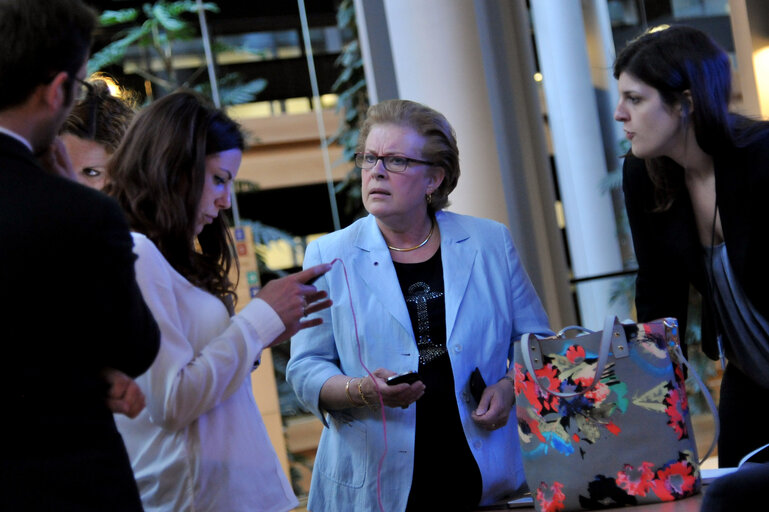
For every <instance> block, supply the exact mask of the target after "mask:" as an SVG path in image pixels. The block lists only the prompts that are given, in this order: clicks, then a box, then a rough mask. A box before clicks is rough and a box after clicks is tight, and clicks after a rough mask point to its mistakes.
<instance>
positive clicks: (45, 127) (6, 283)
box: [0, 0, 159, 511]
mask: <svg viewBox="0 0 769 512" xmlns="http://www.w3.org/2000/svg"><path fill="white" fill-rule="evenodd" d="M95 22H96V18H95V15H94V13H93V12H92V11H91V10H90V9H89V8H87V7H85V6H84V5H83V4H82V3H81V1H80V0H0V49H1V50H0V304H2V306H0V350H2V361H3V368H2V370H1V371H0V389H1V390H2V392H3V395H4V396H3V398H4V400H2V409H1V410H2V418H3V421H2V424H0V510H55V511H69V510H77V511H85V510H94V511H96V510H98V511H105V510H110V511H115V510H132V511H136V510H141V509H142V507H141V502H140V500H139V495H138V492H137V490H136V483H135V481H134V479H133V473H132V471H131V466H130V463H129V460H128V457H127V455H126V452H125V447H124V446H123V441H122V438H121V437H120V435H119V433H118V431H117V429H116V428H115V423H114V420H113V416H112V411H111V410H110V406H108V398H109V394H110V388H109V384H108V382H109V383H114V382H115V376H120V375H121V373H120V372H123V373H124V374H127V375H129V376H137V375H139V374H141V373H143V372H144V371H146V370H147V369H148V368H149V366H150V364H152V361H153V359H154V358H155V355H156V354H157V350H158V346H159V345H158V344H159V334H158V329H157V325H156V323H155V321H154V320H153V318H152V315H151V314H150V312H149V310H148V309H147V307H146V305H145V304H144V301H143V300H142V297H141V294H140V291H139V289H138V287H137V285H136V282H135V278H134V269H133V262H134V259H135V257H134V255H133V253H132V242H131V237H130V235H129V231H128V226H127V224H126V221H125V219H124V217H123V215H122V212H121V211H120V209H119V207H118V206H117V204H116V203H115V202H114V201H112V200H111V199H109V198H107V197H106V196H104V195H102V194H101V193H99V192H96V191H93V190H91V189H88V188H86V187H83V186H81V185H78V184H77V183H75V182H72V181H70V180H68V179H65V178H63V177H60V176H57V175H55V174H52V173H51V172H50V167H60V168H64V169H66V167H67V165H66V163H67V161H68V160H67V157H66V152H64V151H63V150H62V149H61V145H60V144H58V145H57V144H54V142H55V139H56V134H57V133H58V131H59V128H60V126H61V124H62V122H63V121H64V119H65V118H66V116H67V114H68V113H69V111H70V109H71V107H72V105H73V102H74V101H75V100H76V98H77V96H78V94H79V91H80V90H81V88H82V87H84V84H83V83H82V80H83V78H84V77H85V72H86V61H87V58H88V52H89V49H90V45H91V31H92V30H93V28H94V26H95ZM52 147H53V149H51V148H52ZM40 162H47V163H48V167H49V169H44V168H43V167H42V166H41V164H40ZM121 382H123V384H125V383H126V382H127V383H128V384H129V386H128V389H130V388H131V386H130V383H131V381H130V380H129V379H127V378H124V379H123V380H122V381H121ZM124 389H126V388H125V387H120V386H113V388H112V390H111V394H112V395H113V396H112V398H118V399H120V398H121V396H120V395H121V394H122V392H123V390H124ZM122 398H125V397H122ZM138 407H139V408H140V407H141V404H139V406H138ZM115 408H116V410H120V409H119V407H117V406H115ZM127 412H129V414H136V413H138V411H136V410H135V408H134V409H133V410H132V411H127Z"/></svg>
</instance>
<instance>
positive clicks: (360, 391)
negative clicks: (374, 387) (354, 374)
mask: <svg viewBox="0 0 769 512" xmlns="http://www.w3.org/2000/svg"><path fill="white" fill-rule="evenodd" d="M365 380H366V379H365V378H364V377H361V378H360V380H359V381H358V395H360V401H361V402H363V405H361V406H360V407H363V406H366V407H368V408H369V409H371V410H372V411H374V410H376V407H374V405H373V404H372V403H371V402H369V401H368V399H367V398H366V394H365V393H364V392H363V382H364V381H365Z"/></svg>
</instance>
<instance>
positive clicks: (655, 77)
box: [614, 25, 769, 210]
mask: <svg viewBox="0 0 769 512" xmlns="http://www.w3.org/2000/svg"><path fill="white" fill-rule="evenodd" d="M624 72H627V73H628V74H630V75H633V77H635V78H637V79H639V80H641V81H642V82H644V83H646V84H648V85H650V86H652V87H654V88H655V89H656V90H657V91H658V92H659V94H660V97H661V98H662V101H663V102H664V103H665V104H666V105H668V106H669V107H673V106H675V105H677V104H680V105H681V107H682V111H683V113H684V116H685V118H684V122H688V123H691V126H692V128H693V129H694V135H695V139H696V141H697V145H698V146H699V147H700V148H701V149H702V150H703V151H705V152H706V153H708V154H709V155H711V156H713V155H716V154H718V153H721V152H723V151H728V150H729V149H732V148H735V147H744V146H746V145H748V144H750V143H751V142H752V141H754V140H756V139H757V138H758V137H759V136H760V135H762V134H764V133H766V131H767V129H769V123H766V122H763V121H756V120H752V119H749V118H747V117H745V116H741V115H739V114H736V113H732V112H730V111H729V102H730V99H731V93H732V87H731V85H732V75H731V65H730V62H729V57H728V56H727V54H726V52H725V51H724V50H723V49H722V48H721V47H720V46H719V45H718V44H717V43H716V42H715V41H713V39H711V38H710V36H708V35H707V34H705V33H704V32H702V31H700V30H697V29H695V28H692V27H687V26H685V25H674V26H671V27H668V28H663V29H650V30H648V31H646V32H644V33H643V34H641V35H640V36H639V37H637V38H636V39H634V40H632V41H631V42H630V43H628V45H627V46H626V47H625V48H624V49H623V50H622V51H621V52H620V53H619V55H617V59H616V61H615V63H614V77H615V78H619V76H620V74H621V73H624ZM687 91H688V93H689V94H690V95H691V105H692V107H693V108H692V109H691V111H690V110H689V102H688V100H687V98H686V96H685V93H686V92H687ZM646 168H647V170H648V171H649V176H650V177H651V179H652V181H653V182H654V184H655V187H656V189H657V203H658V207H659V209H662V210H664V209H667V208H669V207H670V204H671V203H672V201H673V198H674V196H675V192H676V191H677V190H678V189H679V188H680V187H681V186H682V185H683V173H682V172H681V169H680V168H679V167H678V166H676V165H675V164H674V163H673V161H672V160H670V159H669V158H666V157H662V158H651V159H647V160H646ZM673 169H676V170H677V171H678V172H671V170H673Z"/></svg>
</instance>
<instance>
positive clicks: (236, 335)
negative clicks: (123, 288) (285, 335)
mask: <svg viewBox="0 0 769 512" xmlns="http://www.w3.org/2000/svg"><path fill="white" fill-rule="evenodd" d="M136 242H137V243H136V246H135V249H134V250H135V252H136V253H137V255H138V256H139V257H138V259H137V261H136V279H137V282H138V283H139V288H140V289H141V291H142V295H143V296H144V300H145V302H146V303H147V305H148V306H149V308H150V310H151V311H152V314H153V315H154V317H155V320H156V321H157V323H158V326H159V327H160V334H161V339H160V350H159V352H158V355H157V357H156V358H155V361H154V362H153V364H152V366H151V367H150V369H149V371H147V372H146V373H145V374H144V375H142V376H141V377H140V378H139V379H138V382H139V385H140V386H141V388H142V390H143V391H144V394H145V395H146V397H147V409H148V411H149V414H150V419H151V421H152V422H153V423H155V424H157V425H160V426H162V427H164V428H167V429H173V430H178V429H182V428H184V427H186V426H187V425H189V424H190V423H191V422H193V421H195V420H196V419H197V418H198V417H200V416H201V415H203V414H205V413H206V412H208V411H209V410H211V409H212V408H213V407H215V406H216V405H217V404H219V403H220V402H222V401H223V400H225V399H227V398H228V397H229V396H230V395H232V394H233V393H234V392H235V391H236V390H237V389H238V388H239V387H240V386H241V385H242V384H243V381H244V380H245V379H246V377H248V376H249V374H250V372H251V369H252V368H253V365H254V362H255V361H256V360H257V359H258V358H259V356H260V354H261V351H262V349H263V348H264V347H265V346H267V345H268V344H269V343H270V342H271V341H272V340H274V339H275V338H276V337H277V336H278V335H279V334H280V333H281V332H283V330H284V329H285V326H284V325H283V322H282V321H281V320H280V317H279V316H278V315H277V313H275V311H274V310H273V309H272V308H271V307H270V306H269V305H268V304H267V303H266V302H264V301H263V300H261V299H253V300H252V301H251V302H250V303H249V304H248V305H247V306H246V307H245V308H243V310H242V311H241V312H240V313H239V314H238V315H236V316H235V317H233V318H231V319H230V321H229V322H228V324H227V326H226V328H224V329H223V332H221V333H219V334H218V335H216V336H215V337H214V338H213V339H212V340H211V341H210V342H208V343H206V344H205V346H204V348H203V349H202V350H201V351H200V352H199V353H195V352H194V350H193V345H192V344H191V343H190V341H189V340H188V339H187V338H186V337H185V334H184V333H185V329H184V328H183V326H184V325H185V324H184V319H185V318H186V317H187V316H188V315H194V314H195V312H194V311H183V310H182V309H181V307H182V306H181V305H180V304H179V302H178V300H177V297H176V295H175V293H174V287H173V279H174V278H176V279H178V276H174V275H172V272H173V270H172V268H171V267H170V265H169V264H168V262H167V261H166V260H165V258H164V257H163V256H162V254H161V253H160V252H159V251H158V250H157V248H156V247H155V246H154V244H152V242H150V241H149V240H147V239H143V240H141V239H139V240H136Z"/></svg>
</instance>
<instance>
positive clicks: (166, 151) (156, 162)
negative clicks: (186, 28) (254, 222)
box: [104, 91, 244, 311]
mask: <svg viewBox="0 0 769 512" xmlns="http://www.w3.org/2000/svg"><path fill="white" fill-rule="evenodd" d="M243 147H244V141H243V134H242V132H241V131H240V127H239V126H238V124H237V123H235V121H233V120H232V119H230V118H229V117H227V115H226V114H224V113H223V112H222V111H221V110H219V109H216V108H214V107H213V106H212V105H210V103H209V102H208V101H207V100H206V99H205V98H203V97H202V96H200V95H199V94H197V93H194V92H190V91H179V92H174V93H172V94H169V95H168V96H165V97H163V98H161V99H159V100H157V101H155V102H154V103H152V104H151V105H150V106H148V107H145V108H144V109H143V110H142V111H140V112H139V113H138V114H137V115H136V117H135V118H134V122H133V123H132V124H131V126H130V127H129V129H128V132H127V133H126V135H125V137H124V139H123V142H122V143H121V145H120V146H119V147H118V149H117V151H116V152H115V154H114V155H113V156H112V158H111V159H110V163H109V166H108V167H109V168H108V175H109V177H110V182H109V183H108V185H107V186H106V187H105V189H104V191H105V192H106V193H108V194H110V195H111V196H113V197H114V198H115V199H116V200H117V201H118V203H120V205H121V206H122V207H123V210H124V211H125V213H126V216H127V218H128V222H129V224H130V225H131V229H133V230H135V231H138V232H140V233H143V234H144V235H146V236H147V238H149V239H150V240H152V241H153V242H154V243H155V245H157V247H158V249H160V252H161V253H162V254H163V256H164V257H165V258H166V259H167V260H168V262H169V263H170V264H171V266H172V267H173V268H174V269H176V271H177V272H179V273H180V274H181V275H183V276H184V277H185V278H187V279H188V280H189V281H190V282H192V283H193V284H195V285H196V286H199V287H201V288H203V289H205V290H208V291H209V292H211V293H212V294H214V295H216V296H217V297H219V298H221V299H222V301H224V302H225V304H227V305H228V306H229V307H230V311H232V307H233V305H234V301H235V299H236V295H235V291H234V285H233V283H232V282H231V281H230V279H229V277H228V274H229V271H230V269H231V267H232V265H233V262H234V264H235V265H236V266H237V259H236V258H234V256H233V254H234V252H233V241H232V235H231V234H230V231H229V228H228V226H227V221H226V220H225V219H224V216H223V215H221V214H220V215H219V216H217V218H216V219H215V220H214V222H213V223H212V224H209V225H206V226H205V227H204V228H203V231H202V232H201V233H200V234H199V235H198V236H197V241H198V243H199V244H200V251H198V250H196V248H195V218H196V213H197V209H198V205H199V203H200V198H201V196H202V193H203V185H204V180H205V159H206V156H208V155H212V154H214V153H219V152H221V151H226V150H229V149H240V150H243Z"/></svg>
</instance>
